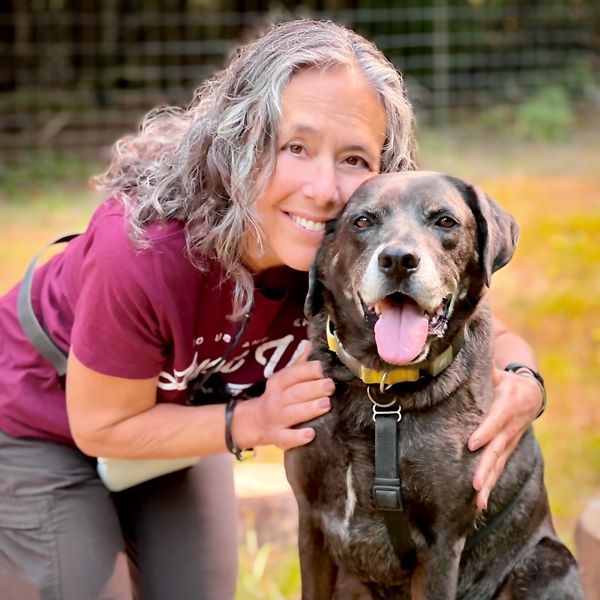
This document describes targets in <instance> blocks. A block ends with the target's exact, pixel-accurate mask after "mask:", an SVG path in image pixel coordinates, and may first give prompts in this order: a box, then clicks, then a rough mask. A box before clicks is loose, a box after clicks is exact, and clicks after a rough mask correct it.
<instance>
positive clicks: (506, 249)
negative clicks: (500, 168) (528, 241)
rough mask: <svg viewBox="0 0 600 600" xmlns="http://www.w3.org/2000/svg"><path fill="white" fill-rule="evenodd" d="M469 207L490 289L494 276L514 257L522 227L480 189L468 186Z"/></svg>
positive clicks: (486, 283)
mask: <svg viewBox="0 0 600 600" xmlns="http://www.w3.org/2000/svg"><path fill="white" fill-rule="evenodd" d="M466 187H467V203H468V204H469V206H470V208H471V210H472V211H473V214H474V215H475V220H476V222H477V230H478V238H479V261H480V264H481V267H482V269H483V273H484V277H485V285H486V286H488V287H489V285H490V281H491V278H492V273H494V272H496V271H497V270H498V269H501V268H502V267H503V266H504V265H506V264H507V263H508V261H509V260H510V259H511V258H512V257H513V254H514V253H515V248H516V246H517V239H518V237H519V226H518V225H517V223H516V221H515V220H514V218H513V217H512V215H510V214H509V213H507V212H506V211H505V210H504V209H503V208H502V207H501V206H500V205H498V204H497V203H496V202H494V200H492V199H491V198H490V197H489V196H488V195H487V194H484V193H483V192H482V191H481V190H480V189H479V188H478V187H476V186H470V185H467V186H466Z"/></svg>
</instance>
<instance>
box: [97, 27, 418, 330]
mask: <svg viewBox="0 0 600 600" xmlns="http://www.w3.org/2000/svg"><path fill="white" fill-rule="evenodd" d="M334 66H347V67H354V68H356V67H358V69H359V70H360V71H361V72H362V73H363V74H364V76H365V77H366V78H367V80H368V81H369V82H370V83H371V84H372V86H373V88H374V90H375V91H376V92H377V94H378V96H379V98H380V100H381V102H382V104H383V106H384V109H385V112H386V115H387V131H386V139H385V144H384V147H383V152H382V155H381V164H380V171H381V172H391V171H399V170H407V169H412V168H414V167H413V160H412V157H413V152H414V137H413V113H412V108H411V105H410V103H409V101H408V100H407V97H406V93H405V89H404V85H403V82H402V77H401V75H400V74H399V73H398V71H397V70H396V69H395V67H394V66H393V65H392V64H391V63H390V62H389V61H388V59H387V58H386V57H385V56H384V55H383V53H382V52H381V51H380V50H378V49H377V47H376V46H375V45H374V44H372V43H371V42H369V41H368V40H366V39H365V38H363V37H361V36H360V35H358V34H357V33H355V32H353V31H351V30H349V29H347V28H346V27H344V26H342V25H339V24H336V23H333V22H331V21H313V20H308V19H299V20H294V21H289V22H286V23H281V24H279V25H275V26H273V27H271V29H270V30H269V31H268V32H267V33H266V34H264V35H263V36H262V37H260V38H258V39H256V40H254V41H252V42H250V43H248V44H246V45H244V46H242V47H241V48H239V49H238V50H237V52H236V53H235V54H234V55H233V57H232V59H231V60H230V62H229V64H228V65H227V66H226V67H225V68H224V69H223V70H222V71H220V72H218V73H216V74H215V75H214V76H213V77H211V78H210V79H208V80H207V81H205V82H204V83H203V84H202V85H201V87H199V88H198V89H197V90H196V91H195V93H194V96H193V99H192V102H191V103H190V104H189V106H188V107H186V108H179V107H173V106H170V107H161V108H157V109H154V110H152V111H150V112H149V113H148V114H147V115H146V116H145V117H144V119H143V121H142V123H141V125H140V129H139V131H138V132H137V133H136V134H134V135H130V136H126V137H124V138H122V139H120V140H118V141H117V142H116V144H115V146H114V149H113V156H112V161H111V164H110V166H109V168H108V169H107V170H106V171H105V172H104V173H102V174H101V175H99V176H97V177H95V178H94V180H93V182H94V184H95V185H96V187H97V189H99V190H100V191H103V192H105V193H108V194H111V195H113V196H114V197H116V198H118V199H119V200H120V201H121V202H122V203H123V204H124V205H125V207H126V210H127V214H128V218H129V222H130V226H131V235H132V239H133V240H134V242H135V243H136V244H137V245H139V246H145V245H147V241H145V240H144V227H145V225H147V224H148V223H151V222H155V221H165V220H168V219H179V220H181V221H183V222H184V223H185V233H186V250H187V255H188V258H189V259H190V260H191V261H192V263H193V264H194V265H195V266H196V267H197V268H199V269H203V267H204V263H203V259H205V258H214V259H217V260H218V261H219V262H220V263H221V264H222V265H223V267H224V268H225V271H226V272H227V274H228V276H229V277H231V278H232V279H233V281H234V282H235V291H234V298H233V306H234V309H233V314H232V315H231V317H232V318H234V319H235V318H239V317H240V316H241V315H242V314H243V313H244V312H246V311H247V310H248V308H249V306H250V303H251V301H252V294H253V279H252V274H251V273H250V272H249V271H248V270H247V269H246V268H245V266H244V264H243V262H242V258H241V257H242V251H243V246H242V244H243V240H244V239H245V236H247V235H248V233H250V234H251V235H255V236H256V237H257V240H258V241H259V244H260V243H261V237H260V232H261V227H260V217H259V215H258V214H257V212H256V210H255V200H256V198H257V197H258V196H259V194H260V193H261V191H262V190H263V189H264V188H265V186H266V184H267V183H268V181H269V179H270V177H271V175H272V174H273V171H274V169H275V163H276V158H277V130H278V125H279V120H280V117H281V97H282V94H283V91H284V89H285V87H286V85H287V84H288V82H289V81H290V78H291V77H292V76H293V75H294V73H296V72H298V71H300V70H302V69H306V68H324V69H325V68H329V67H334Z"/></svg>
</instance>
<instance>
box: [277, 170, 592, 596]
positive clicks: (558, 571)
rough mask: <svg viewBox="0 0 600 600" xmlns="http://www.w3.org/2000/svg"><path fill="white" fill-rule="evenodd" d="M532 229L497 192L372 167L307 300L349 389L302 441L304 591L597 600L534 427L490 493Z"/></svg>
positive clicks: (339, 382) (290, 457)
mask: <svg viewBox="0 0 600 600" xmlns="http://www.w3.org/2000/svg"><path fill="white" fill-rule="evenodd" d="M517 237H518V227H517V225H516V223H515V221H514V219H513V218H512V217H511V216H510V215H509V214H508V213H506V212H505V211H504V210H503V209H502V208H501V207H500V206H499V205H498V204H496V203H495V202H494V201H493V200H492V199H491V198H489V197H488V196H486V195H485V194H484V193H483V192H482V191H480V190H479V189H477V188H476V187H473V186H470V185H468V184H466V183H465V182H463V181H461V180H459V179H456V178H453V177H451V176H448V175H443V174H439V173H433V172H423V171H414V172H404V173H394V174H384V175H378V176H376V177H373V178H371V179H369V180H367V181H366V182H365V183H363V184H362V185H361V186H360V187H359V189H358V190H357V191H356V192H355V193H354V194H353V196H352V197H351V198H350V200H349V202H348V204H347V205H346V207H345V208H344V210H343V212H342V214H341V215H340V216H339V217H338V219H337V220H336V222H335V225H332V226H330V227H328V228H327V230H326V234H325V238H324V240H323V243H322V245H321V247H320V249H319V251H318V253H317V257H316V260H315V262H314V264H313V266H312V268H311V271H310V276H309V290H308V295H307V298H306V305H305V312H306V317H307V319H308V329H309V339H310V340H311V342H312V344H313V351H312V358H313V359H315V358H316V359H319V360H320V361H321V363H322V365H323V370H324V373H325V375H326V376H328V377H331V378H332V379H333V380H334V381H335V383H336V392H335V393H334V394H333V396H332V408H331V410H330V411H329V412H328V413H327V414H325V415H324V416H322V417H319V418H318V419H315V420H313V421H311V422H310V423H309V425H310V426H312V427H314V428H315V430H316V438H315V439H314V440H313V441H312V442H311V443H310V444H308V445H306V446H300V447H298V448H294V449H292V450H288V451H287V452H286V453H285V468H286V473H287V477H288V481H289V483H290V485H291V487H292V490H293V492H294V495H295V497H296V500H297V503H298V509H299V530H298V543H299V555H300V569H301V578H302V598H303V600H329V599H330V598H338V599H340V600H341V599H344V600H350V599H353V598H354V599H358V598H361V599H362V598H375V599H384V598H385V599H386V600H390V599H427V600H445V599H446V600H454V599H456V598H460V599H461V600H487V599H489V600H492V599H517V600H520V599H522V600H525V599H526V600H541V599H554V600H559V599H560V600H569V599H572V600H582V599H583V592H582V589H581V583H580V579H579V573H578V568H577V564H576V561H575V559H574V557H573V556H572V554H571V553H570V551H569V550H568V549H567V547H566V546H565V545H564V544H562V542H561V541H560V540H559V539H558V537H557V535H556V533H555V531H554V527H553V524H552V520H551V515H550V509H549V505H548V499H547V494H546V490H545V487H544V481H543V461H542V458H541V455H540V453H539V448H538V446H537V443H536V440H535V437H534V434H533V431H532V428H531V427H530V428H529V430H528V431H527V432H526V433H525V434H524V435H523V437H522V438H521V440H520V442H519V444H518V446H517V448H516V450H515V451H514V453H513V455H512V457H511V458H510V460H509V461H508V462H507V464H506V466H505V468H504V471H503V473H502V475H501V476H500V478H499V480H498V483H497V484H496V486H495V488H494V490H493V491H492V493H491V495H490V498H489V503H488V507H487V510H484V511H480V510H478V508H477V507H476V504H475V494H476V492H475V490H474V489H473V487H472V480H473V477H474V472H475V468H476V464H477V460H478V456H479V454H480V452H471V451H469V450H468V448H467V440H468V438H469V436H470V434H471V433H472V432H473V431H474V430H475V429H476V427H477V426H478V424H479V423H480V422H481V420H482V419H483V417H484V415H485V414H486V412H487V411H488V408H489V406H490V403H491V401H492V396H493V388H492V383H491V381H492V375H491V369H492V322H491V314H490V310H489V306H488V302H487V299H486V288H487V287H489V284H490V279H491V276H492V273H494V272H495V271H497V270H498V269H500V268H501V267H503V266H504V265H506V264H507V263H508V262H509V260H510V259H511V258H512V256H513V253H514V250H515V245H516V240H517Z"/></svg>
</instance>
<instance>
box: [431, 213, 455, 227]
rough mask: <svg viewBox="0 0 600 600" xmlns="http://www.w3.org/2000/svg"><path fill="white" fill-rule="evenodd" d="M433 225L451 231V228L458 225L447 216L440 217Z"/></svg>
mask: <svg viewBox="0 0 600 600" xmlns="http://www.w3.org/2000/svg"><path fill="white" fill-rule="evenodd" d="M435 224H436V225H437V226H438V227H441V228H442V229H452V227H454V226H456V225H458V223H457V222H456V221H455V220H454V219H453V218H452V217H448V216H447V215H446V216H443V217H440V218H439V219H438V220H437V221H436V222H435Z"/></svg>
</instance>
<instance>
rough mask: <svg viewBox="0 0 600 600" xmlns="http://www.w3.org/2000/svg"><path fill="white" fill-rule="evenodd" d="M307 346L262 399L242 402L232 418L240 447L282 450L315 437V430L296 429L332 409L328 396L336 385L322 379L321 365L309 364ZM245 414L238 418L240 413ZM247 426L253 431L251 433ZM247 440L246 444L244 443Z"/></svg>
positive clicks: (269, 383)
mask: <svg viewBox="0 0 600 600" xmlns="http://www.w3.org/2000/svg"><path fill="white" fill-rule="evenodd" d="M310 350H311V349H310V347H308V348H307V349H306V350H305V351H304V352H303V353H302V356H301V357H300V359H299V361H298V362H296V363H295V364H293V365H292V366H290V367H286V368H284V369H282V370H281V371H278V372H277V373H274V374H273V375H272V376H271V377H270V378H269V379H268V380H267V383H266V388H265V392H264V394H263V395H262V396H260V397H258V398H255V399H253V400H247V401H245V402H242V403H240V404H239V405H238V406H237V408H236V415H235V416H234V418H233V425H232V427H233V430H232V436H233V439H234V441H235V442H236V444H237V443H239V445H240V447H250V446H252V447H254V446H261V445H267V444H272V445H275V446H277V447H278V448H280V449H282V450H288V449H289V448H294V447H295V446H302V445H304V444H307V443H308V442H310V441H311V440H312V439H313V438H314V437H315V430H314V429H313V428H312V427H302V428H294V426H295V425H299V424H300V423H304V422H306V421H310V420H311V419H314V418H316V417H319V416H321V415H323V414H324V413H326V412H327V411H328V410H329V409H330V408H331V401H330V399H329V396H330V395H331V394H332V393H333V392H334V390H335V385H334V383H333V381H332V380H331V379H328V378H325V377H323V369H322V367H321V363H320V362H319V361H317V360H313V361H307V357H308V355H309V354H310ZM238 411H239V412H240V413H241V412H246V414H245V415H244V418H242V419H238V420H237V423H239V428H238V427H236V416H237V412H238ZM248 424H251V425H252V430H253V431H251V432H250V431H248ZM244 440H247V441H244Z"/></svg>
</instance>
